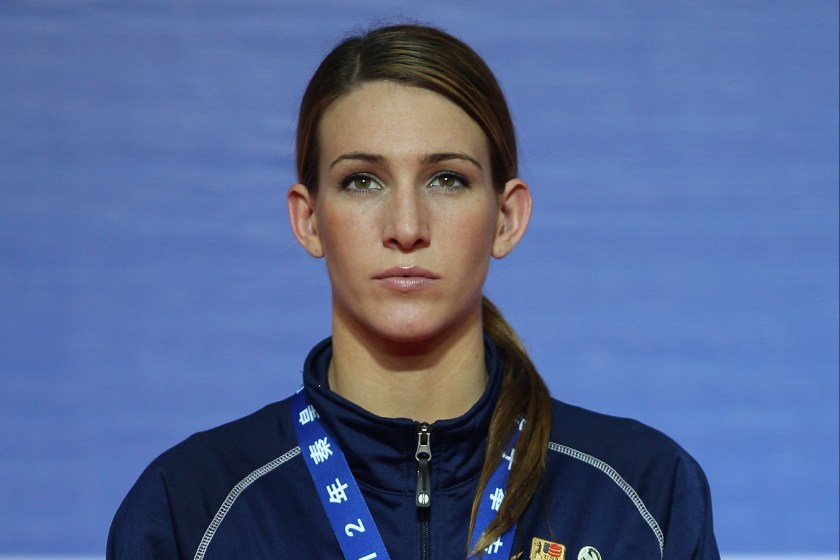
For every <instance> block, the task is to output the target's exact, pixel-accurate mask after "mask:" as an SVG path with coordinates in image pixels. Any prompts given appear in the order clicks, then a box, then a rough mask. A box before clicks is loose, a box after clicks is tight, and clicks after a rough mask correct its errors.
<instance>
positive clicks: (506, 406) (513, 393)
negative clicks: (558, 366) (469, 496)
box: [468, 297, 551, 557]
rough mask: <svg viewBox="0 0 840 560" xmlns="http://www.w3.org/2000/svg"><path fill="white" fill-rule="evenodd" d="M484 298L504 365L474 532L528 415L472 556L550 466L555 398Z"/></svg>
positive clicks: (519, 509) (507, 522)
mask: <svg viewBox="0 0 840 560" xmlns="http://www.w3.org/2000/svg"><path fill="white" fill-rule="evenodd" d="M481 303H482V305H481V308H482V309H481V311H482V322H483V327H484V332H485V334H487V335H488V336H489V337H490V340H492V341H493V343H494V344H495V345H496V347H497V348H498V350H499V355H500V357H501V359H502V360H503V361H504V364H505V370H504V374H503V378H502V387H501V390H500V392H499V399H498V401H497V403H496V409H495V410H494V411H493V417H492V419H491V421H490V431H489V434H488V440H487V455H486V458H487V459H486V461H485V463H484V467H483V468H482V471H481V477H480V478H479V481H478V490H477V491H476V494H475V499H474V500H473V506H472V514H471V516H470V530H469V534H470V535H472V534H473V531H474V530H475V522H476V515H477V513H478V508H479V502H480V501H481V496H482V495H483V493H484V489H485V487H486V486H487V482H488V481H489V479H490V475H491V474H492V473H493V471H494V470H495V469H496V467H497V466H498V465H499V463H500V462H501V461H502V452H503V451H504V447H505V445H506V444H507V443H508V442H509V441H510V439H511V437H513V434H514V431H515V430H516V429H518V424H519V422H520V421H521V420H522V419H524V420H525V424H524V426H523V428H522V432H521V433H520V434H519V438H518V439H517V441H516V446H515V450H516V455H515V457H516V460H515V461H513V464H512V466H511V471H510V476H509V478H508V485H507V490H506V491H505V499H504V500H503V501H502V505H501V507H500V508H499V511H498V512H497V513H496V517H495V518H494V519H493V521H492V522H491V523H490V525H489V526H488V527H487V529H486V530H485V531H484V533H483V534H482V535H481V537H480V538H479V540H478V543H477V544H476V546H475V548H474V549H473V550H470V551H469V555H470V556H476V555H477V556H479V557H480V556H481V555H482V554H483V553H484V549H485V548H486V547H487V546H489V545H490V544H491V543H493V541H495V540H496V539H497V538H498V537H500V536H501V535H502V534H504V532H505V531H507V530H508V529H509V528H510V527H511V526H513V525H514V524H515V523H516V521H517V520H518V519H519V518H520V516H521V515H522V514H523V512H524V511H525V508H526V507H528V503H529V502H530V501H531V498H532V497H533V496H534V494H535V493H536V491H537V486H538V485H539V483H540V479H541V478H542V474H543V470H544V469H545V462H546V455H547V453H548V438H549V432H550V430H551V398H550V397H549V394H548V388H547V387H546V385H545V383H544V382H543V380H542V377H540V374H539V373H538V372H537V368H536V367H535V366H534V364H533V362H531V359H530V358H529V357H528V353H527V352H526V351H525V348H524V346H523V345H522V341H520V340H519V337H518V336H517V334H516V332H515V331H514V330H513V328H512V327H511V326H510V325H509V324H508V322H507V321H506V320H505V318H504V317H503V316H502V314H501V312H500V311H499V309H498V308H497V307H496V306H495V305H493V303H492V302H491V301H490V300H489V299H487V297H482V302H481ZM468 546H469V545H468Z"/></svg>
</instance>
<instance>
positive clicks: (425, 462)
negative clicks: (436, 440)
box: [414, 422, 432, 508]
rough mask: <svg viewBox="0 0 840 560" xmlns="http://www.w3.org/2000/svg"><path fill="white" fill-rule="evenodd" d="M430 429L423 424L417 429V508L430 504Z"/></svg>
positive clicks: (415, 456)
mask: <svg viewBox="0 0 840 560" xmlns="http://www.w3.org/2000/svg"><path fill="white" fill-rule="evenodd" d="M431 432H432V427H431V426H429V425H428V424H426V423H425V422H423V423H421V424H420V426H418V427H417V452H416V453H415V454H414V458H415V459H417V494H416V496H415V504H416V505H417V507H419V508H427V507H429V506H430V505H431V502H432V480H431V476H430V474H429V463H430V462H431V460H432V447H431Z"/></svg>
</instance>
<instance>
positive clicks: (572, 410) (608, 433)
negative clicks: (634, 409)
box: [551, 400, 693, 468]
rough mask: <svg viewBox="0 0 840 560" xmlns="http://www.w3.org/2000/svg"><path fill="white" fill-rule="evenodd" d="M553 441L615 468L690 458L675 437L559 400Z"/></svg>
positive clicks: (559, 445)
mask: <svg viewBox="0 0 840 560" xmlns="http://www.w3.org/2000/svg"><path fill="white" fill-rule="evenodd" d="M552 404H553V408H552V426H551V442H552V443H553V444H554V447H562V448H563V449H564V450H574V451H576V452H578V453H582V454H586V455H589V456H592V457H596V458H598V459H600V460H603V461H606V462H608V463H609V464H611V465H615V466H623V467H625V468H627V467H631V468H632V466H633V465H635V464H638V466H640V467H643V468H644V466H645V465H646V464H648V463H651V462H653V463H659V462H662V461H666V462H673V461H675V460H679V459H682V458H686V459H689V460H691V461H693V459H691V458H690V455H688V453H687V452H686V451H685V450H684V449H683V448H682V447H681V446H680V445H679V444H678V443H676V442H675V441H674V440H673V439H672V438H671V437H669V436H667V435H666V434H664V433H663V432H661V431H659V430H657V429H655V428H652V427H651V426H648V425H647V424H644V423H642V422H639V421H638V420H633V419H631V418H623V417H619V416H611V415H609V414H603V413H600V412H595V411H592V410H588V409H585V408H581V407H579V406H574V405H570V404H567V403H564V402H561V401H558V400H554V401H553V403H552Z"/></svg>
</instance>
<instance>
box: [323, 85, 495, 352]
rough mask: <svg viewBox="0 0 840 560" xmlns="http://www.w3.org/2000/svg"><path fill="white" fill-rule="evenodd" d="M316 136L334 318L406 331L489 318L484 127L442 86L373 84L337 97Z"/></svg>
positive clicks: (491, 211) (399, 333) (488, 180)
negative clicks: (483, 312)
mask: <svg viewBox="0 0 840 560" xmlns="http://www.w3.org/2000/svg"><path fill="white" fill-rule="evenodd" d="M318 134H319V141H320V145H321V152H320V164H319V165H320V166H319V185H318V195H317V202H316V205H315V214H316V223H317V228H318V234H319V236H320V238H321V241H322V243H323V248H324V253H325V257H326V260H327V269H328V272H329V275H330V282H331V285H332V293H333V317H334V324H335V320H336V319H337V320H339V321H345V322H348V323H353V325H354V326H355V327H357V328H363V329H368V330H370V331H372V332H375V333H377V334H379V335H380V336H385V337H388V338H395V339H404V338H422V337H428V336H433V335H434V334H436V333H440V332H441V331H442V330H444V329H446V328H453V327H454V326H456V324H457V323H458V322H459V321H465V320H475V319H476V318H479V319H480V315H479V314H478V313H477V310H478V309H479V308H480V296H481V289H482V286H483V283H484V278H485V276H486V272H487V268H488V265H489V258H490V251H491V248H492V243H493V239H494V235H495V233H496V227H497V220H498V216H499V207H498V198H497V195H496V193H495V191H494V189H493V185H492V177H491V172H490V170H491V165H490V157H489V149H488V143H487V139H486V137H485V135H484V133H483V131H482V130H481V128H480V127H479V126H478V125H477V124H476V123H475V122H474V121H473V120H472V119H471V118H470V117H469V116H468V115H467V114H466V113H464V111H462V110H461V109H460V108H459V107H458V106H456V105H455V104H454V103H452V102H450V101H449V100H447V99H446V98H444V97H442V96H441V95H438V94H436V93H433V92H429V91H427V90H423V89H419V88H414V87H408V86H401V85H396V84H393V83H389V82H371V83H368V84H366V85H363V86H361V87H359V88H358V89H356V90H354V91H352V92H351V93H349V94H346V95H345V96H343V97H341V98H340V99H338V100H337V101H336V102H334V103H333V104H332V105H331V106H330V107H329V108H328V110H327V111H326V112H325V114H324V116H323V118H322V120H321V123H320V126H319V131H318ZM334 328H335V326H334Z"/></svg>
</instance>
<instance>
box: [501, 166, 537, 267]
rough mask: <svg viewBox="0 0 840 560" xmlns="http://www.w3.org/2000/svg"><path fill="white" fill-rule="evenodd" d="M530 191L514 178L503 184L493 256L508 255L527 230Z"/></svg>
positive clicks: (529, 213)
mask: <svg viewBox="0 0 840 560" xmlns="http://www.w3.org/2000/svg"><path fill="white" fill-rule="evenodd" d="M531 206H532V201H531V190H530V189H529V188H528V185H527V184H526V183H525V181H523V180H522V179H520V178H518V177H515V178H513V179H511V180H510V181H508V182H507V183H505V190H504V192H502V194H500V195H499V217H498V221H497V224H496V236H495V237H494V239H493V256H494V257H496V258H497V259H501V258H502V257H504V256H506V255H507V254H508V253H510V252H511V251H512V250H513V248H514V247H516V244H517V243H519V240H520V239H522V236H523V235H525V230H527V229H528V223H529V222H530V221H531Z"/></svg>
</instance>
